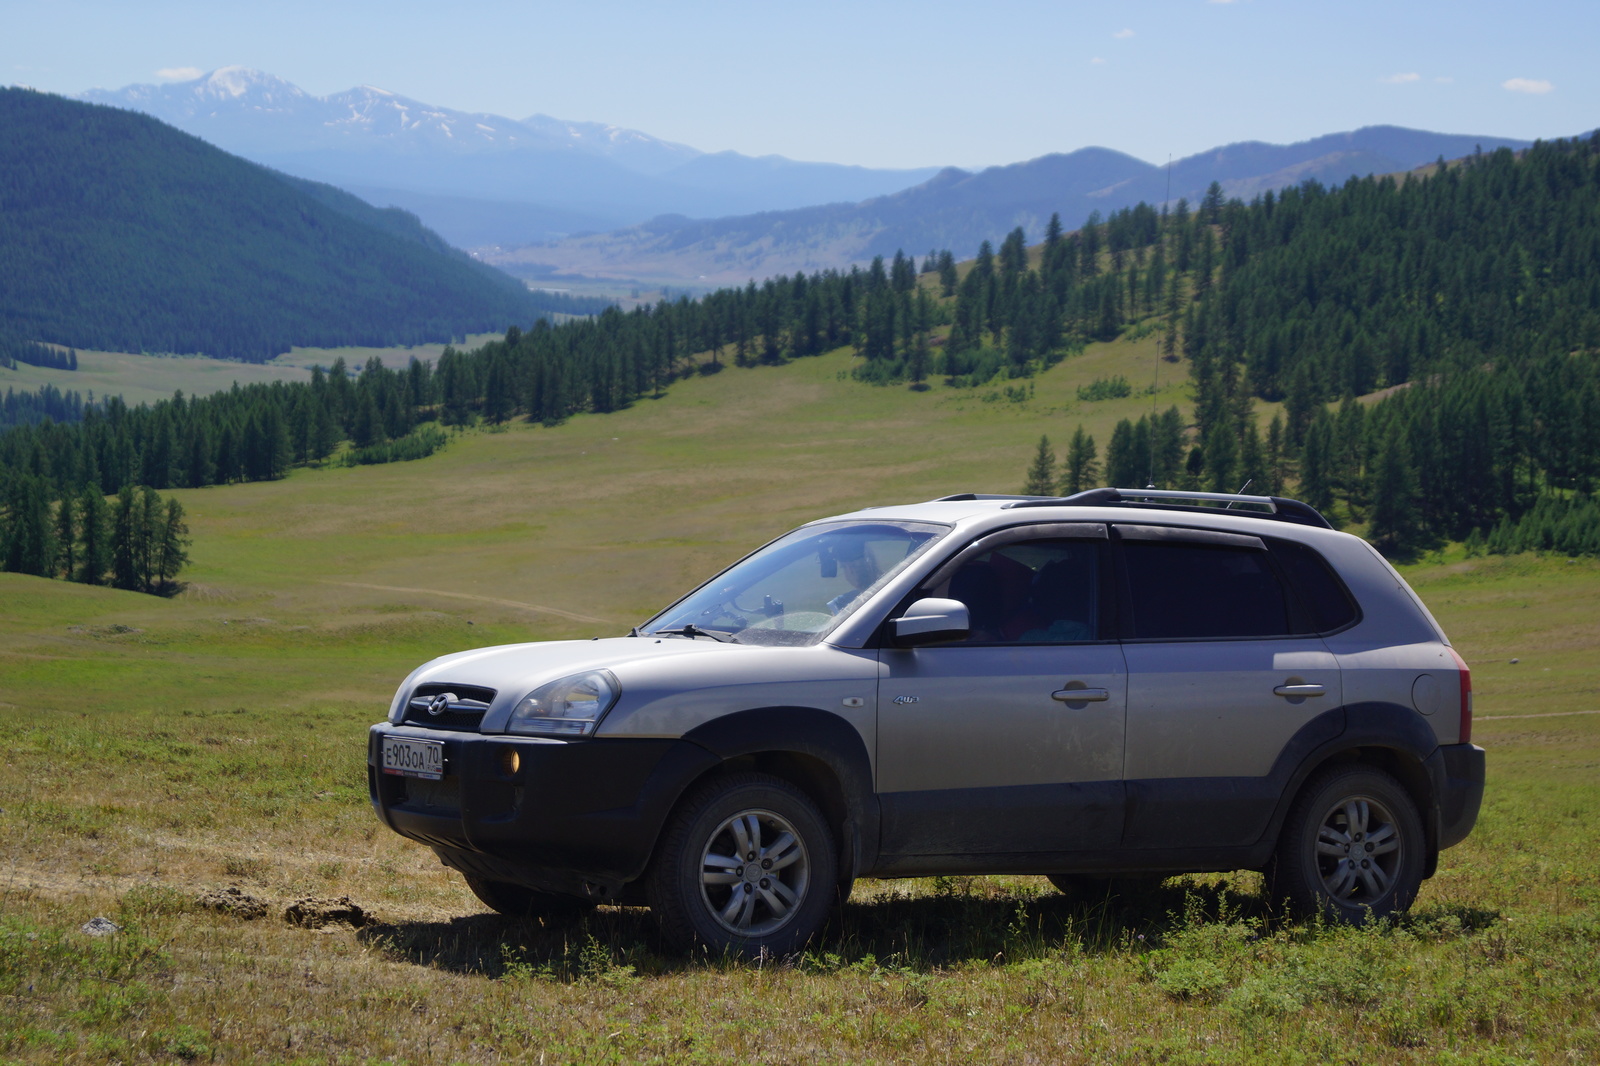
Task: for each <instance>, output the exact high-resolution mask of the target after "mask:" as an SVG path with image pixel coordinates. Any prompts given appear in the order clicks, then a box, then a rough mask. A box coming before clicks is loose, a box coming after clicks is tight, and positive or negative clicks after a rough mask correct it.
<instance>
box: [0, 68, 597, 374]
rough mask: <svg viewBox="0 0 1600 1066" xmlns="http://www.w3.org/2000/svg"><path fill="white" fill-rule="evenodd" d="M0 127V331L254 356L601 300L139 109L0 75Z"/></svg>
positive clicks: (63, 341) (470, 329)
mask: <svg viewBox="0 0 1600 1066" xmlns="http://www.w3.org/2000/svg"><path fill="white" fill-rule="evenodd" d="M0 129H3V130H5V136H4V137H0V219H3V221H4V225H0V340H3V339H4V338H5V337H13V338H17V339H20V340H21V341H27V342H36V341H42V342H47V343H51V344H57V345H61V346H63V347H66V346H71V347H78V348H98V349H106V350H111V351H132V352H153V353H158V354H160V353H178V354H189V353H203V354H206V355H213V356H222V357H228V358H236V359H245V360H250V361H260V360H265V359H270V358H272V356H274V355H276V354H278V353H281V352H285V351H288V350H289V348H290V347H291V346H293V345H304V346H319V347H320V346H342V345H376V346H388V345H393V344H416V343H420V342H424V341H439V340H448V339H450V338H452V337H462V336H464V335H465V334H468V333H481V332H485V331H489V330H503V329H505V328H506V327H507V326H510V325H521V326H527V325H529V324H530V323H531V322H532V321H533V320H534V319H535V318H537V317H539V316H540V315H541V314H542V313H546V312H550V311H569V312H590V311H594V310H598V309H599V306H600V305H599V303H598V302H597V301H586V302H575V301H571V300H565V299H562V298H559V297H554V296H551V295H548V294H543V293H534V292H529V291H528V289H527V287H526V286H525V285H523V284H522V283H521V282H519V281H517V280H516V279H515V278H512V277H509V276H507V275H506V274H503V273H501V272H500V271H498V270H495V269H494V268H492V267H489V266H486V265H485V264H483V263H481V262H476V261H474V260H473V259H471V258H470V257H469V256H467V255H466V253H464V252H461V251H459V250H457V249H455V248H452V247H450V246H449V245H448V244H446V243H445V242H444V241H443V240H442V239H440V238H439V236H438V235H437V234H434V233H431V232H429V231H428V230H427V229H425V228H424V227H423V226H422V225H421V224H420V223H419V222H418V221H417V220H416V218H414V217H413V216H411V215H408V214H406V213H404V212H402V211H398V210H393V209H387V210H380V209H378V208H375V207H372V206H371V205H369V204H367V203H366V202H365V201H363V200H360V199H358V198H357V197H355V196H352V195H351V194H349V193H347V192H344V191H342V190H340V189H337V188H334V187H332V186H329V185H321V184H317V183H314V182H310V181H306V180H304V179H300V178H292V177H287V176H285V175H283V174H280V173H277V172H275V171H271V170H268V169H266V168H265V167H261V166H258V165H256V164H254V163H250V162H247V161H245V160H243V159H239V158H238V157H236V156H232V155H229V154H228V153H227V152H224V151H222V150H221V149H219V148H216V147H213V146H212V145H209V144H206V143H205V142H204V141H202V140H200V139H199V138H197V137H193V136H190V135H188V134H186V133H181V132H179V131H178V130H175V129H173V128H172V127H170V126H168V125H165V124H164V123H161V122H158V121H156V120H155V119H152V118H150V117H148V116H145V115H138V114H133V113H131V112H128V111H121V110H116V109H114V108H109V107H98V106H95V105H92V104H85V103H81V102H78V101H74V100H68V99H65V98H63V97H60V96H51V95H49V94H46V93H39V92H33V91H31V90H27V89H0Z"/></svg>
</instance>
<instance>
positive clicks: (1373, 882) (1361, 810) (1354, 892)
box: [1315, 796, 1405, 907]
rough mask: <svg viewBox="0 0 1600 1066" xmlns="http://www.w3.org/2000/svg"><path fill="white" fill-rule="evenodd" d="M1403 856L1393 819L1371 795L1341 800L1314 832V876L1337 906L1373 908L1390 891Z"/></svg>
mask: <svg viewBox="0 0 1600 1066" xmlns="http://www.w3.org/2000/svg"><path fill="white" fill-rule="evenodd" d="M1404 857H1405V844H1404V841H1403V840H1402V838H1401V835H1400V829H1399V826H1398V825H1396V824H1395V817H1394V814H1393V813H1392V812H1391V811H1390V810H1389V808H1387V807H1385V806H1384V805H1383V804H1382V803H1380V802H1378V801H1377V800H1375V799H1373V798H1371V797H1370V796H1349V797H1346V798H1344V799H1341V800H1340V801H1339V802H1337V803H1335V804H1333V805H1332V806H1331V807H1329V808H1328V810H1327V813H1325V814H1324V815H1323V817H1322V821H1321V823H1320V824H1319V826H1318V828H1317V842H1316V848H1315V859H1316V864H1317V874H1318V876H1320V877H1321V879H1322V888H1323V891H1324V892H1325V893H1327V895H1328V898H1329V899H1331V900H1334V901H1335V902H1337V903H1341V904H1345V905H1347V906H1353V907H1361V906H1372V905H1375V904H1376V903H1377V902H1378V901H1379V900H1381V899H1382V898H1383V897H1384V895H1386V894H1387V893H1388V892H1389V890H1390V889H1391V888H1393V887H1394V884H1395V881H1396V878H1397V876H1398V874H1399V870H1400V863H1401V862H1402V861H1403V860H1404Z"/></svg>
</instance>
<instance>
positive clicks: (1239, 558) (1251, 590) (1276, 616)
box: [1122, 540, 1291, 640]
mask: <svg viewBox="0 0 1600 1066" xmlns="http://www.w3.org/2000/svg"><path fill="white" fill-rule="evenodd" d="M1122 551H1123V558H1124V559H1125V560H1126V563H1127V574H1128V589H1129V593H1130V599H1131V603H1130V606H1131V608H1132V614H1133V618H1132V619H1131V624H1132V630H1133V631H1132V633H1131V634H1130V635H1131V636H1132V637H1133V638H1134V639H1136V640H1205V639H1211V640H1223V639H1229V638H1245V637H1277V636H1286V635H1288V634H1289V633H1290V632H1291V627H1290V623H1289V609H1288V602H1287V600H1286V599H1285V596H1284V590H1283V586H1282V584H1281V583H1280V582H1279V580H1278V577H1277V574H1276V573H1274V571H1273V568H1272V562H1271V560H1270V559H1269V558H1268V557H1267V553H1266V552H1264V551H1256V550H1252V549H1248V548H1235V547H1231V546H1226V545H1213V544H1191V543H1184V542H1181V541H1148V540H1125V541H1123V542H1122Z"/></svg>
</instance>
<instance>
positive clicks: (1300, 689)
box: [1272, 683, 1328, 700]
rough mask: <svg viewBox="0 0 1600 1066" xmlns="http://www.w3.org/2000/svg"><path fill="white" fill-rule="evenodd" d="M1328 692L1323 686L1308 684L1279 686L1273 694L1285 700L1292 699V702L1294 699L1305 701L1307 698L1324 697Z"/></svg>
mask: <svg viewBox="0 0 1600 1066" xmlns="http://www.w3.org/2000/svg"><path fill="white" fill-rule="evenodd" d="M1327 691H1328V690H1327V689H1326V688H1324V687H1323V686H1321V685H1307V684H1304V683H1301V684H1293V685H1279V686H1278V687H1277V688H1275V689H1273V690H1272V694H1273V695H1274V696H1282V697H1284V698H1285V699H1291V700H1293V699H1301V700H1303V699H1305V698H1306V697H1307V696H1322V695H1325V694H1326V693H1327Z"/></svg>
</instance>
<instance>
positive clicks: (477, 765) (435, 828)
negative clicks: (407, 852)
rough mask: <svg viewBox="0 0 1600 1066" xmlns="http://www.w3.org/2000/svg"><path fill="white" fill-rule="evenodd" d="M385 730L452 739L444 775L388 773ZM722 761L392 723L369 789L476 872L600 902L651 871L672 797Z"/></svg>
mask: <svg viewBox="0 0 1600 1066" xmlns="http://www.w3.org/2000/svg"><path fill="white" fill-rule="evenodd" d="M385 736H405V737H411V738H414V739H417V740H439V741H443V742H444V779H443V780H441V781H426V780H422V779H418V778H411V777H399V776H394V775H391V774H385V773H383V772H382V771H381V770H380V769H379V767H380V765H381V752H382V745H383V738H384V737H385ZM508 750H514V751H515V752H516V753H517V755H518V761H519V763H520V765H519V767H518V768H517V769H516V771H515V772H508V770H507V767H506V758H505V756H506V753H507V751H508ZM717 762H718V760H717V757H716V756H714V755H713V754H711V753H710V752H709V751H707V750H706V749H704V748H702V747H700V746H699V745H697V744H694V743H692V742H690V741H685V740H668V739H654V738H641V739H636V738H598V739H585V740H574V741H560V740H541V739H537V738H533V737H514V736H486V735H482V734H478V733H466V732H452V731H448V730H438V729H420V728H416V727H412V726H397V725H391V724H390V723H387V722H380V723H379V724H377V725H374V726H373V727H372V728H371V729H370V730H369V731H368V737H367V787H368V792H369V794H370V795H371V799H372V806H373V809H374V810H375V811H376V812H377V814H378V817H379V818H380V819H382V820H383V822H384V824H386V825H387V826H389V828H391V829H393V830H394V831H395V832H397V833H399V834H400V835H401V836H405V837H409V838H410V839H412V840H416V841H418V842H420V843H423V844H427V845H429V846H430V847H432V848H433V849H434V851H435V852H436V853H438V855H439V858H440V859H441V860H442V861H443V862H444V863H445V864H446V865H447V866H451V867H454V868H456V869H459V870H462V871H464V872H466V873H470V874H473V875H475V876H478V877H484V878H487V879H490V880H497V881H508V882H512V883H515V884H522V885H526V886H527V887H529V888H535V889H540V890H542V891H547V892H561V893H566V894H571V895H587V896H590V897H596V898H615V896H616V895H617V894H618V892H619V891H620V890H621V888H622V886H623V885H625V884H626V883H628V882H629V881H633V880H635V879H637V878H638V877H639V876H640V875H641V874H643V872H644V869H645V866H646V865H647V864H648V863H649V861H650V854H651V851H652V850H653V848H654V846H655V841H656V838H657V836H658V835H659V834H660V831H661V826H662V824H663V823H664V822H665V820H666V817H667V814H668V813H669V812H670V811H671V810H672V806H673V804H674V803H676V802H677V799H678V797H679V795H681V794H682V792H683V789H684V788H686V787H687V786H688V785H689V783H690V782H692V781H693V780H694V779H695V778H696V777H698V776H699V775H700V774H702V773H704V772H705V771H706V770H707V769H710V768H711V767H712V766H715V765H716V764H717Z"/></svg>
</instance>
